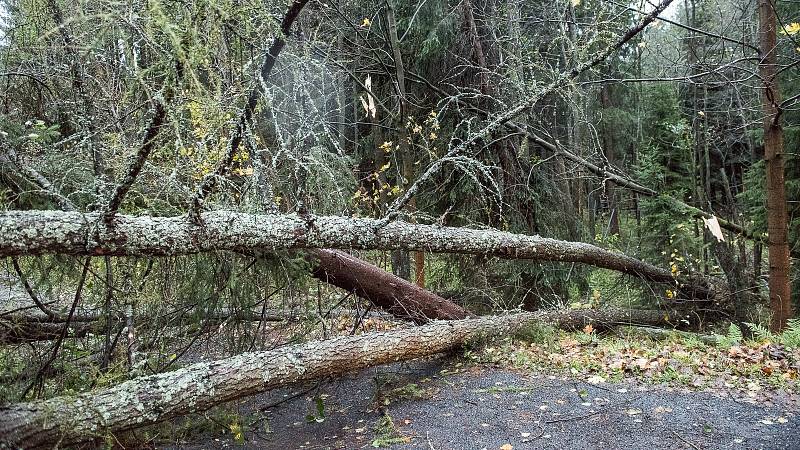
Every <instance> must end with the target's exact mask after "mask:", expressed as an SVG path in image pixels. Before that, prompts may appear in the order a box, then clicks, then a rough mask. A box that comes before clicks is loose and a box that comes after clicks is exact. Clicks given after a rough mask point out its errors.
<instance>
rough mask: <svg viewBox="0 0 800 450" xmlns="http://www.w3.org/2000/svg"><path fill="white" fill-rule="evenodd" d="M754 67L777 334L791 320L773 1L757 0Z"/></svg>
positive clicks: (770, 293) (771, 284) (770, 280)
mask: <svg viewBox="0 0 800 450" xmlns="http://www.w3.org/2000/svg"><path fill="white" fill-rule="evenodd" d="M758 12H759V14H758V15H759V30H758V31H759V41H760V48H761V63H760V64H759V66H758V71H759V74H760V75H761V81H762V83H763V84H764V86H763V87H764V89H763V93H762V105H763V109H764V160H765V161H766V165H767V228H768V231H769V238H768V239H769V241H768V245H769V302H770V307H771V309H772V330H773V331H781V330H783V329H784V328H785V327H786V323H787V320H788V319H789V318H791V317H792V301H791V287H790V280H789V239H788V238H789V236H788V228H789V226H788V223H789V222H788V217H787V216H788V215H787V209H786V185H785V182H784V162H785V156H784V150H783V129H782V128H781V112H782V111H781V109H780V107H779V105H780V102H781V100H780V98H781V96H780V88H779V85H778V54H777V48H776V45H777V36H776V28H777V17H776V14H775V9H774V6H773V2H771V1H770V0H759V2H758Z"/></svg>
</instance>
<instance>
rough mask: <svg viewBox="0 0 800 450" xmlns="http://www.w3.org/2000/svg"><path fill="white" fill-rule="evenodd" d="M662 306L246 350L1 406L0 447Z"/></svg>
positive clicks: (62, 441)
mask: <svg viewBox="0 0 800 450" xmlns="http://www.w3.org/2000/svg"><path fill="white" fill-rule="evenodd" d="M666 319H667V318H666V317H665V314H664V313H663V312H661V311H636V310H596V311H595V310H573V311H552V312H539V313H521V314H514V315H508V316H501V317H485V318H479V319H466V320H458V321H441V322H433V323H430V324H428V325H423V326H420V327H415V328H406V329H399V330H392V331H387V332H381V333H370V334H364V335H360V336H346V337H337V338H333V339H329V340H325V341H317V342H310V343H307V344H301V345H292V346H286V347H282V348H280V349H277V350H270V351H264V352H254V353H244V354H241V355H238V356H234V357H232V358H227V359H222V360H218V361H212V362H204V363H197V364H192V365H190V366H187V367H184V368H181V369H178V370H175V371H173V372H167V373H163V374H157V375H152V376H146V377H139V378H135V379H132V380H130V381H127V382H124V383H122V384H119V385H117V386H114V387H110V388H105V389H98V390H94V391H90V392H87V393H83V394H80V395H77V396H73V397H55V398H51V399H48V400H43V401H37V402H29V403H20V404H15V405H10V406H7V407H3V408H0V446H4V445H5V446H8V447H12V448H14V447H19V446H24V447H26V448H41V447H47V446H52V445H54V444H57V445H59V446H68V445H72V444H77V443H81V442H90V441H92V440H93V439H97V438H99V439H103V438H104V437H106V436H108V435H109V433H111V434H113V433H116V432H119V431H123V430H129V429H134V428H138V427H142V426H145V425H149V424H153V423H157V422H160V421H163V420H167V419H170V418H172V417H176V416H179V415H182V414H186V413H189V412H195V411H203V410H206V409H208V408H210V407H212V406H214V405H216V404H219V403H223V402H226V401H230V400H234V399H237V398H240V397H245V396H248V395H254V394H257V393H260V392H264V391H267V390H270V389H274V388H276V387H279V386H284V385H287V384H289V383H295V382H300V381H308V380H314V379H319V378H324V377H332V376H339V375H342V374H345V373H348V372H351V371H354V370H359V369H363V368H366V367H371V366H375V365H379V364H385V363H389V362H395V361H406V360H411V359H415V358H420V357H424V356H430V355H434V354H437V353H441V352H444V351H447V350H450V349H453V348H455V347H458V346H460V345H462V344H464V343H465V342H467V341H470V340H473V339H478V338H490V337H496V336H503V335H505V334H506V333H509V332H513V331H515V330H519V329H521V328H523V327H526V326H530V325H533V324H536V323H542V322H544V323H552V324H554V325H557V326H564V327H576V326H581V325H582V324H584V323H598V324H600V323H646V324H654V323H664V322H665V320H666Z"/></svg>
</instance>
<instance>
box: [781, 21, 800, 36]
mask: <svg viewBox="0 0 800 450" xmlns="http://www.w3.org/2000/svg"><path fill="white" fill-rule="evenodd" d="M797 33H800V23H798V22H792V23H790V24H788V25H786V26H784V27H783V30H781V34H783V35H789V36H791V35H793V34H797Z"/></svg>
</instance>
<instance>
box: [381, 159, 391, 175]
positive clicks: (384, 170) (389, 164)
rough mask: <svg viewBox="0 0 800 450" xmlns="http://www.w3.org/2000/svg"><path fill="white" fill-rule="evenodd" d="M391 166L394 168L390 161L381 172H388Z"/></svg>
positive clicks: (383, 166) (382, 167)
mask: <svg viewBox="0 0 800 450" xmlns="http://www.w3.org/2000/svg"><path fill="white" fill-rule="evenodd" d="M391 166H392V162H391V161H389V162H387V163H386V164H384V165H382V166H381V169H380V170H381V172H386V170H387V169H388V168H389V167H391Z"/></svg>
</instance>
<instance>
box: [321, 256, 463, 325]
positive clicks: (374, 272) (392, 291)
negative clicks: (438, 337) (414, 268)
mask: <svg viewBox="0 0 800 450" xmlns="http://www.w3.org/2000/svg"><path fill="white" fill-rule="evenodd" d="M310 254H311V255H312V258H310V259H312V260H313V261H314V262H315V263H316V264H315V268H314V269H313V270H312V275H313V276H314V277H316V278H319V279H320V280H322V281H324V282H326V283H330V284H332V285H334V286H336V287H339V288H342V289H344V290H346V291H349V292H353V293H355V294H356V295H358V296H359V297H361V298H365V299H367V300H369V301H370V302H372V303H373V304H374V305H375V306H379V307H381V308H383V309H384V310H386V311H388V312H390V313H391V314H392V315H394V316H395V317H398V318H401V319H409V320H413V321H414V322H416V323H425V322H428V321H429V320H432V319H439V320H442V319H443V320H454V319H465V318H467V317H468V316H469V314H468V313H467V311H466V310H464V309H463V308H461V307H460V306H458V305H456V304H455V303H453V302H451V301H450V300H446V299H444V298H442V297H439V296H438V295H436V294H434V293H432V292H429V291H426V290H425V289H423V288H421V287H419V286H417V285H416V284H414V283H411V282H409V281H406V280H404V279H403V278H400V277H398V276H396V275H393V274H391V273H389V272H387V271H385V270H382V269H381V268H379V267H376V266H374V265H372V264H370V263H368V262H366V261H363V260H361V259H358V258H356V257H355V256H352V255H349V254H347V253H345V252H341V251H337V250H313V251H312V252H310Z"/></svg>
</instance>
